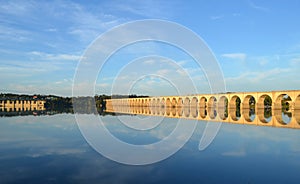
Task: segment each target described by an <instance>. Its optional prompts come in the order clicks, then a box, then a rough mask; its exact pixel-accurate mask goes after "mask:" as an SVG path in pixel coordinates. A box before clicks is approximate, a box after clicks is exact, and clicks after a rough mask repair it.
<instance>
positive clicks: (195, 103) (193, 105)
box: [191, 96, 198, 109]
mask: <svg viewBox="0 0 300 184" xmlns="http://www.w3.org/2000/svg"><path fill="white" fill-rule="evenodd" d="M191 107H192V108H196V109H197V108H198V98H197V97H195V96H194V97H193V98H192V101H191Z"/></svg>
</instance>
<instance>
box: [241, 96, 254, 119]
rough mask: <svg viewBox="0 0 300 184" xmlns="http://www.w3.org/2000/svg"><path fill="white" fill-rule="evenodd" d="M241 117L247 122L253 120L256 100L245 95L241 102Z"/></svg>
mask: <svg viewBox="0 0 300 184" xmlns="http://www.w3.org/2000/svg"><path fill="white" fill-rule="evenodd" d="M242 107H243V111H242V113H243V117H244V119H245V121H247V122H249V123H250V122H253V121H254V120H255V117H256V115H255V107H256V100H255V97H254V96H253V95H246V96H245V97H244V100H243V105H242Z"/></svg>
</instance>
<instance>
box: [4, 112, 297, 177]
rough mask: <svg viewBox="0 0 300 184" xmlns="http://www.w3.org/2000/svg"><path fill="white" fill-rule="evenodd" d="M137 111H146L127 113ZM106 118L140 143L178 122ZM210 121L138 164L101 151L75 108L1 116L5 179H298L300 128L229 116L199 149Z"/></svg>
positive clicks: (124, 136) (113, 129)
mask: <svg viewBox="0 0 300 184" xmlns="http://www.w3.org/2000/svg"><path fill="white" fill-rule="evenodd" d="M87 116H95V115H87ZM123 117H125V116H124V115H123ZM136 117H140V118H147V117H146V116H142V115H140V116H130V115H127V116H126V118H127V120H129V121H130V119H134V118H136ZM101 118H102V120H103V122H104V123H105V125H106V126H107V129H108V130H109V131H110V132H111V133H112V134H113V135H114V136H116V137H117V138H119V139H121V140H123V141H125V142H128V143H131V144H137V145H139V144H148V143H153V142H156V141H159V140H160V139H162V138H163V137H165V136H167V135H168V134H170V133H171V131H172V129H174V127H175V126H176V123H177V121H178V120H177V119H175V118H167V117H165V118H164V121H163V123H162V124H161V125H159V126H157V127H155V128H153V129H151V130H148V131H135V130H131V129H130V128H128V127H127V126H124V125H123V124H122V123H120V121H119V120H118V118H119V117H118V116H111V115H106V116H104V117H101ZM184 121H185V123H189V121H192V120H188V119H185V120H184ZM206 124H207V122H203V121H198V122H197V126H196V130H195V131H194V134H193V135H192V137H191V139H189V141H188V142H187V143H186V144H185V145H184V146H183V147H182V148H181V149H180V150H179V151H178V152H176V153H175V154H174V155H172V156H171V157H169V158H167V159H165V160H163V161H161V162H158V163H154V164H150V165H144V166H132V165H124V164H120V163H117V162H115V161H112V160H110V159H108V158H106V157H103V156H102V155H101V154H99V153H98V152H96V151H95V150H94V149H93V148H92V147H91V146H90V145H89V144H88V143H87V142H86V140H85V139H84V137H83V136H82V134H81V132H80V130H79V128H78V125H77V124H76V121H75V117H74V114H56V115H51V116H49V115H44V116H14V117H1V118H0V163H1V164H0V167H1V168H0V183H299V181H300V175H299V170H300V132H299V131H300V130H299V129H288V128H275V127H263V126H250V125H240V124H230V123H223V124H222V126H221V129H220V131H219V132H218V134H217V136H216V137H215V139H214V140H213V142H212V143H211V144H210V145H209V147H207V148H206V149H205V150H203V151H199V149H198V145H199V140H200V138H201V136H202V135H203V131H204V129H205V126H206ZM116 151H118V150H116Z"/></svg>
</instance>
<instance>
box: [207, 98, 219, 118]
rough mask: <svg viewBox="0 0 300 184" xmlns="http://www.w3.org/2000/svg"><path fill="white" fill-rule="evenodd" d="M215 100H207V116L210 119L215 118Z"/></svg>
mask: <svg viewBox="0 0 300 184" xmlns="http://www.w3.org/2000/svg"><path fill="white" fill-rule="evenodd" d="M216 107H217V98H216V97H215V96H211V97H210V98H209V100H208V114H209V117H210V119H215V118H216V117H217V109H216Z"/></svg>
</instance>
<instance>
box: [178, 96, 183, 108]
mask: <svg viewBox="0 0 300 184" xmlns="http://www.w3.org/2000/svg"><path fill="white" fill-rule="evenodd" d="M182 106H183V99H182V98H181V97H179V98H178V102H177V107H182Z"/></svg>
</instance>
